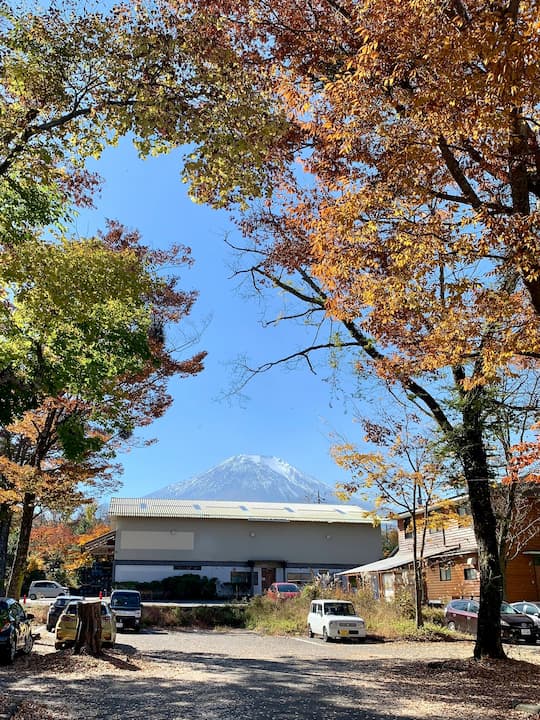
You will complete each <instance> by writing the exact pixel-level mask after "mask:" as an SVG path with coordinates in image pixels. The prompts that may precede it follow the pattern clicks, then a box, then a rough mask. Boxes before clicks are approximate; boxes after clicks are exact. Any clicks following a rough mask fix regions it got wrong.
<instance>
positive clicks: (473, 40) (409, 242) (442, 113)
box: [169, 0, 540, 657]
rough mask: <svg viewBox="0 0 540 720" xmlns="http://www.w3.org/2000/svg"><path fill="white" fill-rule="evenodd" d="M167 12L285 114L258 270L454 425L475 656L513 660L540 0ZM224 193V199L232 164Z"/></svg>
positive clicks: (331, 0)
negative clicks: (505, 528) (511, 567)
mask: <svg viewBox="0 0 540 720" xmlns="http://www.w3.org/2000/svg"><path fill="white" fill-rule="evenodd" d="M169 5H170V6H172V7H175V8H181V11H184V10H185V9H186V8H188V10H189V11H190V12H192V13H193V14H194V16H195V17H196V18H197V20H198V22H207V23H208V24H209V25H212V26H213V27H214V30H213V31H212V32H213V35H214V37H215V42H216V45H218V44H221V45H222V46H223V47H224V48H228V49H230V51H231V52H234V53H235V54H236V57H237V58H239V59H240V60H241V61H242V62H243V63H244V66H246V67H249V68H250V69H251V68H252V67H254V66H256V67H257V68H258V73H257V74H256V75H255V80H256V84H255V86H254V88H255V89H258V90H259V91H260V92H261V94H263V95H264V97H266V98H268V101H269V102H270V103H272V104H273V106H274V107H275V108H276V110H274V114H276V115H279V114H280V113H282V114H284V115H285V116H286V118H287V121H288V123H289V131H288V132H286V133H283V134H282V135H280V136H279V137H278V138H277V140H278V142H277V143H276V142H273V138H271V139H270V141H271V142H270V144H269V147H268V150H267V158H268V163H267V173H268V178H269V181H270V182H271V183H272V184H273V187H274V193H273V196H272V209H271V210H269V208H268V203H267V207H266V208H265V209H263V212H262V213H260V214H258V215H256V216H255V217H254V219H252V220H247V221H245V222H244V223H243V228H244V230H245V231H246V232H247V233H248V234H253V232H254V231H256V232H258V231H259V230H260V228H261V222H262V223H263V227H264V231H265V233H266V237H265V240H266V241H268V238H269V237H270V245H269V244H268V243H266V244H263V245H262V246H260V245H257V244H256V245H255V250H256V251H259V250H260V249H261V247H262V255H263V258H262V259H261V261H260V262H259V263H257V265H256V267H257V271H256V272H257V273H260V275H259V276H261V277H264V278H266V279H267V280H270V281H271V282H274V283H275V285H276V286H277V287H279V288H281V289H287V288H288V289H289V291H290V292H291V295H293V296H294V297H295V298H296V299H300V300H301V301H302V302H308V303H309V304H311V307H312V308H315V307H317V308H319V309H320V310H322V311H323V312H324V313H326V314H327V315H328V316H330V317H331V318H334V319H336V320H338V321H340V322H341V323H342V325H343V327H344V328H345V329H346V330H347V333H348V334H349V336H350V337H352V338H353V342H355V343H356V344H357V345H358V347H360V348H361V349H362V351H363V352H364V354H365V355H366V356H367V357H368V359H369V360H368V363H369V366H370V367H371V368H372V369H373V372H374V373H375V374H376V375H377V376H378V377H380V378H381V379H383V380H384V381H385V382H387V383H388V384H389V386H390V387H391V386H396V385H397V386H399V387H401V388H402V390H403V396H404V397H405V398H407V397H408V398H409V399H411V400H413V401H414V402H415V403H417V404H418V405H419V406H421V407H422V408H423V410H424V411H425V412H426V413H427V415H428V416H429V417H431V418H432V419H433V421H434V422H435V423H436V425H437V426H438V428H439V430H440V432H441V433H442V435H443V436H444V438H445V441H446V443H447V447H448V449H449V451H450V452H451V453H452V454H453V457H454V458H455V460H456V461H457V462H458V463H459V464H460V465H461V467H462V469H463V473H464V477H465V479H466V482H467V484H468V490H469V496H470V499H471V508H472V513H473V519H474V523H475V532H476V535H477V540H478V544H479V555H480V565H481V589H480V592H481V610H480V618H479V633H478V639H477V646H476V648H475V654H476V656H477V657H480V656H482V655H484V654H486V655H491V656H494V657H501V656H503V655H504V653H503V650H502V646H501V644H500V640H499V637H498V632H497V631H498V627H499V622H500V620H499V603H500V599H501V593H502V583H501V581H500V575H501V573H500V567H499V563H498V558H497V554H498V553H497V541H496V529H495V528H496V524H495V517H494V513H493V507H492V503H491V498H490V490H489V485H490V479H491V469H490V462H489V459H488V447H489V439H490V436H491V433H492V429H491V425H492V420H493V417H494V416H495V415H496V414H497V411H498V410H497V409H498V408H500V406H501V404H502V403H501V398H502V396H503V393H501V392H499V387H500V383H503V382H504V380H505V378H512V377H518V376H519V375H520V373H522V372H524V371H527V370H528V369H531V370H532V371H533V372H535V371H536V363H537V359H538V357H539V350H540V347H539V339H540V338H539V320H538V316H539V313H540V293H539V290H540V284H539V283H540V280H539V279H540V272H539V264H538V257H539V255H538V228H537V223H538V211H537V209H536V201H537V199H538V198H539V196H540V195H539V193H540V187H539V185H538V171H539V168H540V152H539V147H538V127H539V120H540V119H539V117H538V107H539V106H540V105H539V102H538V101H539V99H540V98H539V96H538V93H539V92H540V83H539V82H538V80H539V77H538V73H539V72H540V71H539V67H538V63H537V58H538V44H539V42H540V37H539V35H540V34H539V26H538V17H537V5H536V3H535V2H533V1H529V2H521V3H518V2H514V1H513V0H509V1H508V2H499V3H486V2H484V1H483V0H471V1H470V2H462V0H451V1H450V2H448V3H443V4H441V3H437V2H434V1H433V0H410V1H409V2H405V3H403V2H399V3H398V2H390V3H388V2H381V0H370V1H368V2H365V3H360V4H359V3H356V2H352V1H349V0H344V2H339V1H338V2H335V0H316V1H315V2H311V0H310V1H309V2H308V1H307V0H306V1H305V2H304V1H301V2H294V3H291V2H285V1H284V2H280V3H278V4H276V3H272V4H269V3H267V2H265V1H264V0H260V1H257V0H255V2H251V0H250V1H249V2H248V1H247V0H214V1H213V2H212V1H211V2H205V3H200V2H197V1H196V0H192V1H189V0H187V1H185V2H182V1H177V2H171V3H169ZM261 126H264V121H263V122H262V125H261ZM266 139H267V140H268V139H269V138H268V136H266ZM276 160H277V161H279V162H281V166H279V162H278V163H277V166H278V168H279V169H278V171H276ZM293 161H295V162H293ZM299 167H300V168H301V170H300V171H299V170H298V169H297V168H299ZM207 187H211V188H213V193H214V194H213V196H212V194H210V196H209V194H208V192H206V194H205V195H203V196H202V197H203V199H208V198H210V199H211V200H213V201H214V202H219V201H220V199H221V198H222V197H223V194H224V193H226V192H227V187H226V183H223V181H222V176H221V175H220V174H219V173H217V174H214V175H212V174H211V173H209V178H208V183H207ZM195 189H196V190H197V188H195ZM229 199H230V201H231V202H232V201H234V199H235V198H234V196H233V195H230V196H229ZM295 273H296V275H295ZM298 276H300V278H301V279H302V281H303V282H304V283H305V284H304V286H303V288H304V289H305V288H306V287H307V292H305V291H304V290H299V287H298V285H297V284H295V282H294V279H295V278H296V277H298ZM285 286H287V287H285ZM348 340H349V338H347V339H346V340H345V342H347V341H348ZM321 345H322V344H321ZM329 345H330V343H326V344H325V346H326V347H328V346H329ZM312 349H313V348H312Z"/></svg>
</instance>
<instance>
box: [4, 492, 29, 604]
mask: <svg viewBox="0 0 540 720" xmlns="http://www.w3.org/2000/svg"><path fill="white" fill-rule="evenodd" d="M35 502H36V496H35V495H34V494H33V493H25V496H24V501H23V507H22V515H21V525H20V528H19V540H18V542H17V550H16V551H15V558H14V560H13V566H12V568H11V575H10V578H9V586H8V594H9V596H10V597H13V598H16V599H19V598H20V597H21V588H22V584H23V580H24V576H25V573H26V561H27V558H28V548H29V547H30V534H31V532H32V524H33V522H34V508H35Z"/></svg>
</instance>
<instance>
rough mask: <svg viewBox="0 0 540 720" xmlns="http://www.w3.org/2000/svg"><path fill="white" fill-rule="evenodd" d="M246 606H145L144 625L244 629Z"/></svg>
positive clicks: (143, 613)
mask: <svg viewBox="0 0 540 720" xmlns="http://www.w3.org/2000/svg"><path fill="white" fill-rule="evenodd" d="M245 610H246V608H245V607H244V606H239V605H223V606H222V605H210V606H200V607H155V606H150V605H143V612H142V623H143V625H147V626H152V627H197V628H204V629H214V628H218V627H219V628H223V627H229V628H231V627H232V628H242V627H245V617H244V615H245Z"/></svg>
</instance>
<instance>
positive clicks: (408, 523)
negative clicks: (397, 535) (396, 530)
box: [403, 518, 413, 538]
mask: <svg viewBox="0 0 540 720" xmlns="http://www.w3.org/2000/svg"><path fill="white" fill-rule="evenodd" d="M403 531H404V532H405V537H406V538H412V536H413V524H412V518H405V520H404V521H403Z"/></svg>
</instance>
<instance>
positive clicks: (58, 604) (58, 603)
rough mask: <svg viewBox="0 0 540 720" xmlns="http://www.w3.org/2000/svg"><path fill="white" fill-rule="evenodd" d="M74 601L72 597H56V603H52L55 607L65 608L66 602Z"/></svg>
mask: <svg viewBox="0 0 540 720" xmlns="http://www.w3.org/2000/svg"><path fill="white" fill-rule="evenodd" d="M72 600H74V598H73V597H58V598H56V602H55V603H54V604H55V605H56V607H65V606H66V605H67V604H68V602H71V601H72Z"/></svg>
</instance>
